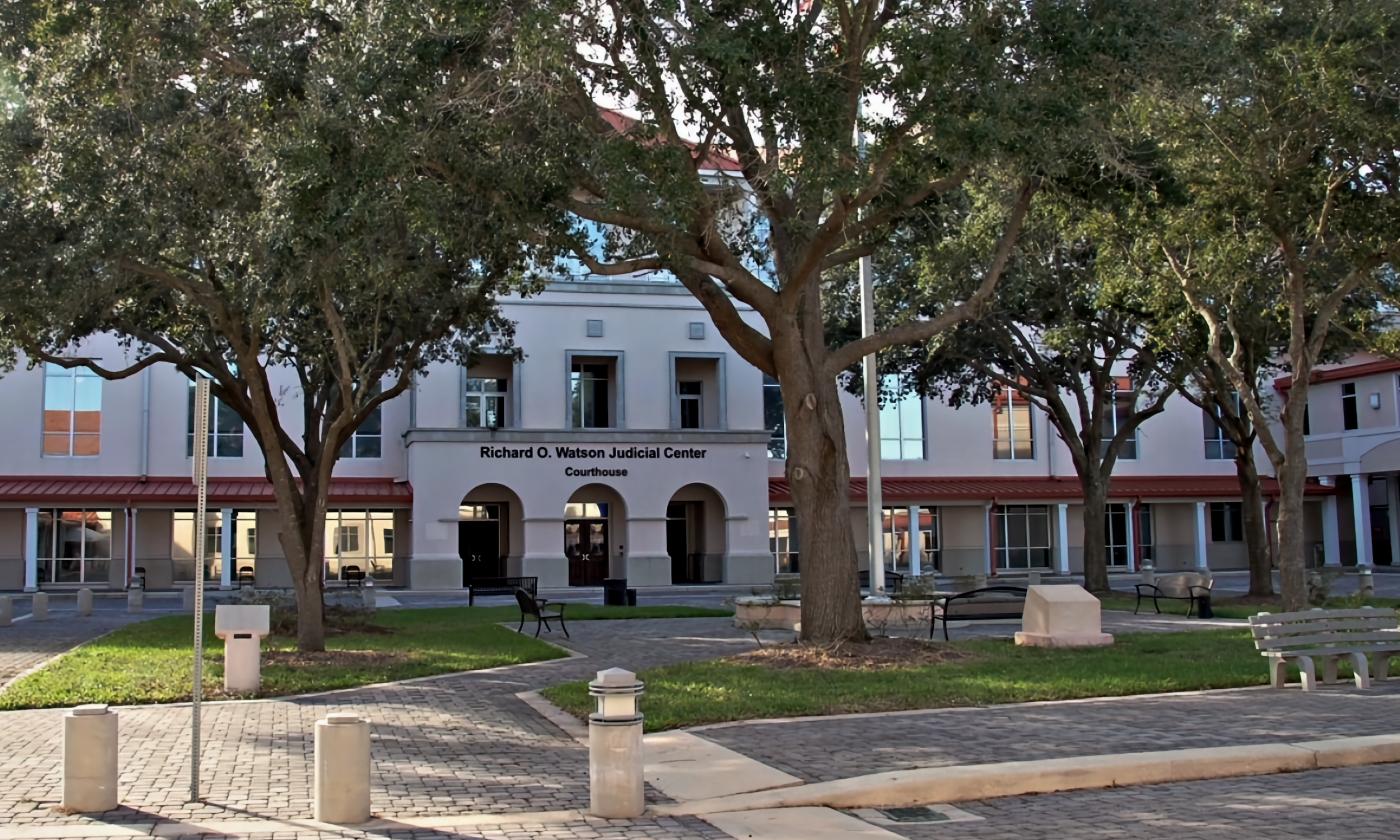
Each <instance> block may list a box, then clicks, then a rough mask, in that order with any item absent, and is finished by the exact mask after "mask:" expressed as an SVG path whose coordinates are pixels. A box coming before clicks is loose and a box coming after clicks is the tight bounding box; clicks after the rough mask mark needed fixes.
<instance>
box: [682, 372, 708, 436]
mask: <svg viewBox="0 0 1400 840" xmlns="http://www.w3.org/2000/svg"><path fill="white" fill-rule="evenodd" d="M704 395H705V383H703V382H700V381H699V380H691V381H680V382H677V383H676V398H677V399H679V400H680V409H681V411H680V414H681V428H682V429H699V428H701V427H703V426H704V418H705V396H704Z"/></svg>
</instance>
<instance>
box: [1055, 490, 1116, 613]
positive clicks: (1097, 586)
mask: <svg viewBox="0 0 1400 840" xmlns="http://www.w3.org/2000/svg"><path fill="white" fill-rule="evenodd" d="M1079 482H1080V485H1081V486H1082V487H1083V488H1084V588H1085V589H1087V590H1089V591H1090V592H1096V593H1105V592H1108V591H1110V589H1109V585H1108V550H1107V547H1106V543H1107V540H1106V539H1105V535H1104V517H1105V514H1106V512H1107V507H1108V482H1107V481H1105V480H1104V479H1103V478H1102V477H1101V476H1100V475H1099V474H1098V471H1097V470H1088V471H1086V472H1085V474H1083V475H1081V476H1080V477H1079ZM1064 538H1065V535H1063V534H1061V535H1060V539H1064Z"/></svg>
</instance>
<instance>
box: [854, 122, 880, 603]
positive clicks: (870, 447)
mask: <svg viewBox="0 0 1400 840" xmlns="http://www.w3.org/2000/svg"><path fill="white" fill-rule="evenodd" d="M863 111H864V108H860V107H858V108H857V109H856V149H857V151H858V152H859V154H860V159H861V161H864V160H865V130H864V129H863V128H861V125H860V120H861V115H862V113H863ZM860 334H861V337H862V338H864V337H866V336H870V335H874V334H875V271H874V267H873V266H872V265H871V259H870V257H869V255H867V256H864V257H861V258H860ZM861 364H862V372H863V376H862V378H863V379H864V380H865V460H866V464H867V466H866V473H865V475H866V477H865V499H866V513H867V516H866V519H867V521H868V525H869V528H868V530H869V532H870V594H871V596H872V597H883V596H884V594H885V539H884V536H885V535H884V508H885V499H884V492H883V488H882V487H881V483H880V372H879V366H878V365H877V363H876V354H875V353H870V354H868V355H867V356H866V357H865V358H864V359H863V360H862V362H861Z"/></svg>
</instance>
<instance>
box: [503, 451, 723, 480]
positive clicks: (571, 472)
mask: <svg viewBox="0 0 1400 840" xmlns="http://www.w3.org/2000/svg"><path fill="white" fill-rule="evenodd" d="M708 454H709V450H707V449H703V448H700V447H695V446H612V447H608V448H602V447H587V446H554V447H549V446H483V447H481V457H482V458H483V459H485V460H488V461H492V460H506V461H511V460H526V461H601V460H604V459H608V460H613V461H631V460H639V461H699V460H702V459H704V458H705V456H706V455H708ZM564 475H566V476H570V477H577V478H626V477H627V470H626V469H625V468H623V467H598V466H574V465H572V464H571V465H568V466H565V467H564Z"/></svg>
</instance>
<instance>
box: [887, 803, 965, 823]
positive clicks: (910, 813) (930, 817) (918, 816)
mask: <svg viewBox="0 0 1400 840" xmlns="http://www.w3.org/2000/svg"><path fill="white" fill-rule="evenodd" d="M880 813H881V814H883V815H884V816H885V819H888V820H889V821H891V822H897V823H931V822H948V820H949V817H948V815H947V814H945V813H943V812H942V811H935V810H934V809H932V808H929V807H927V806H924V805H916V806H914V807H911V808H881V809H880Z"/></svg>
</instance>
